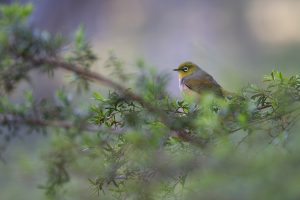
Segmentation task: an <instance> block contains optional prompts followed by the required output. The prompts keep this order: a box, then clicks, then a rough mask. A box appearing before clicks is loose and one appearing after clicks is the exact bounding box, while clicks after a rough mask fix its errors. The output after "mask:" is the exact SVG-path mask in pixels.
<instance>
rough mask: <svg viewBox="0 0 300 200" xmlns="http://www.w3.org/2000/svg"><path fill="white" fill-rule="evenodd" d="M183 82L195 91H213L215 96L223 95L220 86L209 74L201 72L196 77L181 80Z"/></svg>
mask: <svg viewBox="0 0 300 200" xmlns="http://www.w3.org/2000/svg"><path fill="white" fill-rule="evenodd" d="M183 84H184V85H185V86H186V87H188V88H189V89H191V90H193V91H195V92H197V93H203V92H205V91H206V92H213V93H214V94H215V95H217V96H223V93H222V89H221V86H220V85H219V84H218V83H217V82H216V81H215V80H214V79H213V77H212V76H210V75H209V74H203V75H202V76H201V77H198V78H189V79H185V80H183Z"/></svg>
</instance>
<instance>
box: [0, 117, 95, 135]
mask: <svg viewBox="0 0 300 200" xmlns="http://www.w3.org/2000/svg"><path fill="white" fill-rule="evenodd" d="M14 123H18V124H27V125H32V126H45V127H57V128H63V129H72V128H78V129H79V130H83V131H90V132H97V131H100V130H101V129H99V128H97V127H93V126H90V125H87V124H82V125H80V126H78V127H76V126H75V125H74V123H73V122H70V121H58V120H45V119H35V118H25V117H21V116H18V115H11V114H6V115H3V114H1V115H0V124H2V125H5V124H14Z"/></svg>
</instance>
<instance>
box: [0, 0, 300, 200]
mask: <svg viewBox="0 0 300 200" xmlns="http://www.w3.org/2000/svg"><path fill="white" fill-rule="evenodd" d="M10 2H11V1H10V0H2V1H1V0H0V3H10ZM13 2H15V1H13ZM20 2H24V3H25V2H32V3H33V5H34V12H33V14H32V15H31V17H30V22H29V23H30V24H32V26H34V27H37V28H39V29H42V30H47V31H49V32H52V33H62V34H63V35H65V36H67V37H69V38H71V37H72V36H73V33H74V31H75V30H76V29H77V28H78V26H79V25H81V24H82V25H84V27H85V29H86V32H87V36H88V39H89V41H90V43H91V45H92V46H93V48H94V50H95V51H96V53H97V55H98V57H99V58H100V60H99V62H98V63H97V64H96V65H95V70H96V71H99V72H100V73H102V72H103V73H106V72H105V71H104V70H103V67H101V66H102V65H101V63H102V62H105V60H106V58H107V57H108V52H109V51H114V52H115V54H116V56H117V57H119V58H121V59H122V60H123V61H124V63H125V65H124V66H125V67H126V69H127V68H128V70H132V69H133V66H134V65H135V63H136V61H137V60H138V59H143V60H144V61H145V62H146V63H147V64H149V65H151V66H154V67H156V68H157V69H158V70H159V71H162V72H167V73H169V74H170V76H169V77H170V82H169V85H168V89H169V91H170V92H171V93H172V94H173V95H175V96H178V95H179V90H178V80H177V75H176V74H175V73H172V71H171V69H173V68H175V67H176V66H178V65H179V64H180V63H181V62H183V61H186V60H190V61H193V62H195V63H196V64H198V65H199V66H200V67H202V68H203V69H204V70H206V71H207V72H208V73H210V74H212V75H213V76H214V77H215V79H216V80H217V81H218V82H219V83H220V84H221V85H222V86H224V87H225V88H226V89H228V90H233V91H235V90H238V89H240V88H241V87H243V86H245V85H247V84H248V83H253V82H254V83H257V84H259V83H260V82H261V79H262V76H263V75H264V74H268V73H270V71H271V70H272V69H278V70H280V71H282V72H284V73H287V74H299V73H300V66H299V63H300V12H299V10H300V1H298V0H248V1H240V0H213V1H212V0H185V1H182V0H164V1H161V0H151V1H149V0H32V1H25V0H23V1H20ZM32 77H33V83H32V87H33V88H34V91H35V93H36V95H37V97H40V98H42V97H50V96H52V95H53V92H54V91H55V89H56V88H58V87H60V86H61V84H62V83H63V82H64V74H58V73H57V74H56V76H55V78H54V79H48V78H47V77H44V76H41V75H40V74H38V73H32ZM25 87H26V84H23V85H21V86H20V88H19V89H18V90H17V91H22V89H23V88H25ZM18 96H19V94H18V92H17V93H15V94H13V97H12V98H14V99H16V98H17V97H18ZM35 138H36V137H35ZM25 140H27V139H25ZM29 140H30V139H29ZM26 143H31V141H27V142H26V141H25V142H24V141H23V142H18V141H17V142H15V144H14V145H18V146H19V149H18V150H17V149H14V150H13V151H14V152H11V151H12V150H11V151H10V150H9V151H8V153H7V154H6V158H4V159H5V162H3V163H0V195H1V196H2V197H1V196H0V199H3V198H4V199H26V198H25V196H26V195H28V196H26V197H27V198H32V199H41V198H42V192H43V191H41V190H39V189H37V187H36V186H37V185H38V184H41V183H42V182H43V181H44V180H43V175H42V173H43V171H42V170H41V169H40V168H39V166H37V165H38V164H37V163H38V162H34V160H37V159H39V157H38V156H39V153H38V152H36V151H35V149H36V148H34V147H35V146H34V145H26ZM41 144H43V143H42V142H37V143H36V145H41ZM20 152H23V154H24V152H27V153H25V155H26V156H27V158H26V159H24V157H23V156H22V155H23V154H20ZM28 154H29V157H30V156H31V157H30V158H28ZM16 157H17V158H18V159H13V158H16ZM10 160H11V161H10ZM20 163H21V164H20ZM22 165H25V167H27V168H25V169H26V170H24V166H23V167H22ZM9 169H10V170H9ZM1 171H8V172H9V173H6V174H3V173H2V172H1ZM10 172H11V173H10ZM16 172H18V173H16ZM20 180H22V181H20ZM12 187H13V189H14V192H12V191H11V190H12ZM16 189H19V190H16ZM25 190H30V191H32V192H31V193H28V192H27V193H24V191H25ZM18 191H19V192H18ZM24 195H25V196H24Z"/></svg>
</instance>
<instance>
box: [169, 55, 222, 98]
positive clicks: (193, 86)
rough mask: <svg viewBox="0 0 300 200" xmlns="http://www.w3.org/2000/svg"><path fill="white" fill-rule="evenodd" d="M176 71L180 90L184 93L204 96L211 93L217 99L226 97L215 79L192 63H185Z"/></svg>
mask: <svg viewBox="0 0 300 200" xmlns="http://www.w3.org/2000/svg"><path fill="white" fill-rule="evenodd" d="M174 71H177V72H178V78H179V88H180V90H181V91H183V92H185V93H186V92H187V93H191V91H192V93H195V92H196V93H198V94H200V95H201V94H203V93H204V92H211V93H213V94H214V95H216V96H217V97H222V98H223V97H225V94H224V90H223V89H222V87H221V86H220V85H219V84H218V83H217V81H215V79H214V78H213V77H212V76H211V75H209V74H208V73H207V72H205V71H204V70H202V69H201V68H200V67H199V66H197V65H196V64H194V63H192V62H189V61H188V62H184V63H182V64H180V65H179V66H178V68H177V69H174Z"/></svg>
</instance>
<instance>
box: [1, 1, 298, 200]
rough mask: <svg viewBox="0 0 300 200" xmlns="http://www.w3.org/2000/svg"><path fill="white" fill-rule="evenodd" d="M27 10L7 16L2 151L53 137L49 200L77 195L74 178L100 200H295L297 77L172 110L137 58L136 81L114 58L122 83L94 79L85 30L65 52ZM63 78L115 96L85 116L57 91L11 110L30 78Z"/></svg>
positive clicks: (161, 82) (276, 77)
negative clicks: (18, 140) (30, 138)
mask: <svg viewBox="0 0 300 200" xmlns="http://www.w3.org/2000/svg"><path fill="white" fill-rule="evenodd" d="M31 10H32V6H31V5H22V6H21V5H19V4H12V5H10V6H1V8H0V11H1V18H0V24H1V26H0V43H1V46H0V93H1V97H0V123H1V126H0V133H1V137H2V138H3V140H1V146H2V147H3V148H1V151H3V149H5V147H7V146H8V145H9V142H10V140H11V139H13V138H14V137H15V136H16V135H18V134H20V133H22V134H24V131H22V132H20V130H21V129H22V130H24V129H26V130H27V131H26V132H27V133H32V132H37V133H44V134H47V135H49V137H50V138H51V141H50V142H51V145H49V147H47V149H46V150H45V152H44V153H43V154H44V155H43V161H44V162H45V164H46V169H45V171H47V181H46V182H45V183H44V184H42V185H40V186H39V188H42V189H44V190H45V193H46V195H47V197H48V198H50V199H60V198H64V199H65V198H66V197H68V196H72V195H71V194H70V193H68V191H66V190H65V188H66V186H67V185H68V183H69V182H70V181H71V180H72V178H74V177H76V176H78V175H80V176H82V177H84V179H85V180H86V182H82V183H80V185H86V184H90V186H91V187H93V189H94V191H95V192H96V194H97V196H96V198H98V199H269V198H270V199H297V198H299V196H300V190H299V188H300V181H299V180H300V177H299V174H300V173H299V169H300V168H299V165H300V158H299V156H298V154H299V153H300V148H299V145H298V143H299V141H300V137H299V135H298V134H297V128H299V122H298V121H299V116H300V104H299V103H300V77H299V75H293V76H290V77H286V76H284V75H283V74H282V73H281V72H278V71H276V70H274V71H272V72H271V74H270V75H267V76H265V77H264V83H265V84H264V87H258V86H256V85H249V86H246V87H244V88H242V90H241V92H240V93H239V94H236V95H235V96H233V97H232V98H231V99H230V100H228V99H219V98H216V97H214V96H213V95H212V94H207V95H204V96H203V97H201V100H200V102H195V101H194V100H193V99H184V100H176V99H174V98H173V97H171V96H170V95H169V94H168V92H167V91H166V85H167V79H168V76H166V75H164V74H158V73H157V72H156V71H155V70H154V69H153V68H151V67H148V66H147V64H145V63H144V62H143V61H141V60H140V61H138V62H137V64H136V65H137V70H139V75H138V76H137V77H136V78H134V77H130V76H128V75H126V74H124V73H123V68H122V67H123V63H122V62H121V61H120V60H118V59H117V57H116V56H115V55H113V54H111V55H110V56H109V60H108V62H107V63H106V65H107V66H112V67H113V68H114V70H115V72H116V73H114V75H116V76H117V77H119V80H120V82H119V83H118V82H113V81H111V79H110V77H108V78H105V77H103V76H101V74H97V73H95V72H92V71H90V67H91V66H92V64H93V63H94V62H95V60H96V56H95V55H94V53H93V51H92V49H91V47H90V45H89V44H88V42H87V41H86V39H85V36H84V35H85V34H84V29H83V27H79V29H78V30H77V31H76V33H75V37H74V42H73V44H74V45H72V46H71V47H70V49H69V51H68V52H67V53H66V52H63V53H62V52H61V49H62V47H64V46H65V45H66V41H65V40H64V39H63V38H62V36H59V35H56V36H52V35H50V34H49V33H47V32H43V31H39V30H35V29H34V28H32V27H29V26H28V25H27V22H26V18H27V17H28V15H29V14H30V12H31ZM12 13H13V14H12ZM58 68H63V69H65V70H68V71H71V72H72V73H73V75H74V79H73V82H72V84H76V85H78V87H79V88H81V91H87V90H88V89H89V87H88V86H89V84H90V81H91V80H93V81H94V82H97V83H100V84H105V85H106V86H109V87H111V88H112V90H111V91H108V92H107V93H105V92H100V91H93V95H92V97H93V103H92V105H89V104H88V103H86V104H85V107H84V108H82V107H81V108H80V106H79V105H78V104H76V103H75V102H74V96H76V95H77V96H78V95H79V94H78V93H69V92H68V91H67V90H58V91H57V92H56V94H55V95H56V101H55V102H49V101H47V100H40V101H36V100H35V99H34V98H33V95H32V92H30V91H25V92H24V102H23V103H19V104H16V103H12V102H10V101H9V98H8V97H7V95H8V93H9V92H11V91H12V90H13V89H14V88H15V87H16V85H17V84H18V83H19V82H20V81H21V80H27V81H30V78H29V76H28V73H29V72H30V71H32V70H40V71H42V72H43V73H49V72H50V74H52V73H53V71H54V70H56V69H58ZM82 86H83V87H82ZM85 95H86V93H83V98H85V99H88V98H90V97H89V96H85ZM72 97H73V98H72ZM10 148H14V147H13V146H11V147H10ZM2 153H3V152H2ZM89 192H91V191H89Z"/></svg>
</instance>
